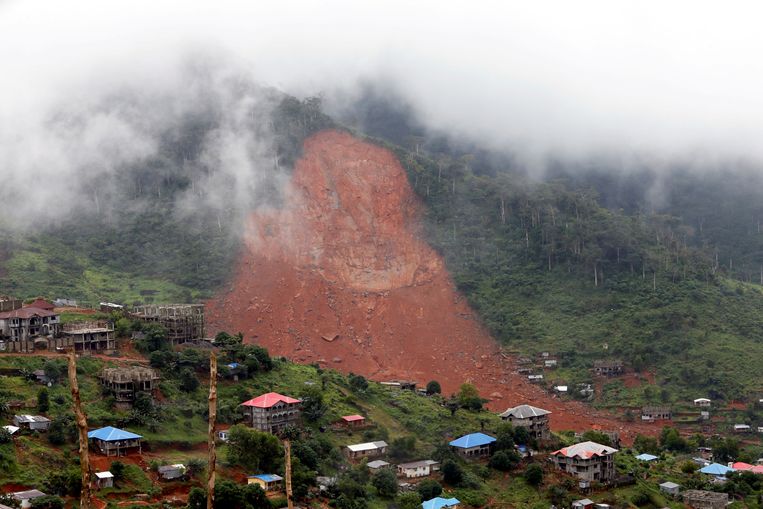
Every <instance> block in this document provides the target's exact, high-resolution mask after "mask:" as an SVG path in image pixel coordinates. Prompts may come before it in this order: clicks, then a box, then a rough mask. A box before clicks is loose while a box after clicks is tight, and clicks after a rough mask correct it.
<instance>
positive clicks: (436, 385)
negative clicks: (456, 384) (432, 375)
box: [427, 380, 442, 396]
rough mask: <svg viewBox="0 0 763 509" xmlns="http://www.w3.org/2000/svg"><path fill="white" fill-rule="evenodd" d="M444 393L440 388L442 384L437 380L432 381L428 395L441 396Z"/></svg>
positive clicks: (428, 386)
mask: <svg viewBox="0 0 763 509" xmlns="http://www.w3.org/2000/svg"><path fill="white" fill-rule="evenodd" d="M440 393H442V388H441V387H440V382H438V381H437V380H432V381H430V382H429V383H428V384H427V394H428V395H430V396H431V395H432V394H440Z"/></svg>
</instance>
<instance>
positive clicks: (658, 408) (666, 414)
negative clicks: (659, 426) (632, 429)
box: [641, 405, 673, 422]
mask: <svg viewBox="0 0 763 509" xmlns="http://www.w3.org/2000/svg"><path fill="white" fill-rule="evenodd" d="M672 418H673V412H672V410H671V409H670V407H669V406H667V405H650V406H645V407H644V408H642V409H641V420H642V421H647V422H654V421H669V420H670V419H672Z"/></svg>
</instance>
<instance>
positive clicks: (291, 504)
mask: <svg viewBox="0 0 763 509" xmlns="http://www.w3.org/2000/svg"><path fill="white" fill-rule="evenodd" d="M283 451H284V455H285V456H286V468H285V470H286V506H287V508H288V509H294V501H293V500H292V499H291V497H292V492H291V442H289V440H288V439H286V440H284V441H283Z"/></svg>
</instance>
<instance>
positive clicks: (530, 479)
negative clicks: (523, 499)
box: [522, 463, 543, 486]
mask: <svg viewBox="0 0 763 509" xmlns="http://www.w3.org/2000/svg"><path fill="white" fill-rule="evenodd" d="M522 476H523V477H524V478H525V481H526V482H527V484H529V485H530V486H540V483H542V482H543V469H542V468H541V466H540V465H538V464H537V463H530V464H529V465H527V468H525V471H524V473H523V474H522Z"/></svg>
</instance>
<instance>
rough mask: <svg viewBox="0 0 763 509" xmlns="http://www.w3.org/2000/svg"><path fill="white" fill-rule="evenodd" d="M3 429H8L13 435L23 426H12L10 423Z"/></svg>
mask: <svg viewBox="0 0 763 509" xmlns="http://www.w3.org/2000/svg"><path fill="white" fill-rule="evenodd" d="M3 429H4V430H5V431H7V432H8V434H9V435H11V436H13V435H15V434H16V432H17V431H18V430H20V429H21V428H19V427H18V426H11V425H10V424H8V425H7V426H3Z"/></svg>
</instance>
